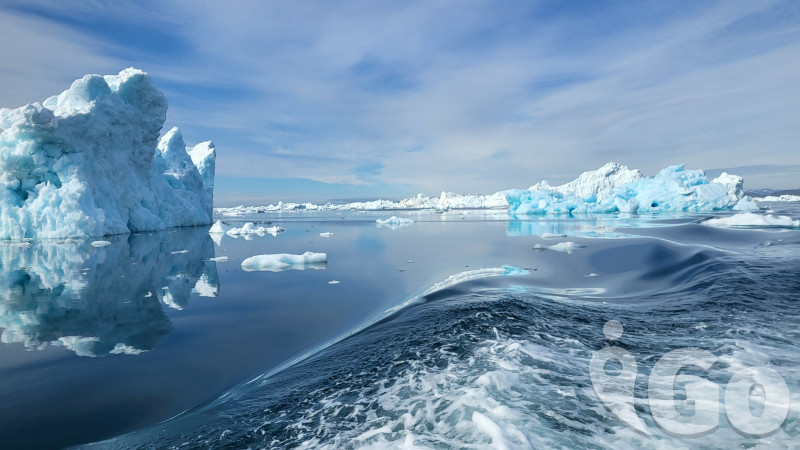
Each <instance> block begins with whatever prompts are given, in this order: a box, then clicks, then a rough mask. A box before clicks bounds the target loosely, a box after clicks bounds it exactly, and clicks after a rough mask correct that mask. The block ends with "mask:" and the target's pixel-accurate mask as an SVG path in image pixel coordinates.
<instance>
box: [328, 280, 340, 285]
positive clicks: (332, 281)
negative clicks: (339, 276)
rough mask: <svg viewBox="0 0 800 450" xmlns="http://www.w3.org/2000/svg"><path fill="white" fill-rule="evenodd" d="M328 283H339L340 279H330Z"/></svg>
mask: <svg viewBox="0 0 800 450" xmlns="http://www.w3.org/2000/svg"><path fill="white" fill-rule="evenodd" d="M328 284H339V280H331V281H328Z"/></svg>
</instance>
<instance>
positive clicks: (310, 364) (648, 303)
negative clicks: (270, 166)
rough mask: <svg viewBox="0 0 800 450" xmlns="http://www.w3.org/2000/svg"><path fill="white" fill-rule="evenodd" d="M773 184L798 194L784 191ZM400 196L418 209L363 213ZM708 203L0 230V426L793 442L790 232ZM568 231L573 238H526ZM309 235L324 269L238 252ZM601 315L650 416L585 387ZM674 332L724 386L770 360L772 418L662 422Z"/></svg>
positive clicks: (300, 435) (785, 207)
mask: <svg viewBox="0 0 800 450" xmlns="http://www.w3.org/2000/svg"><path fill="white" fill-rule="evenodd" d="M765 206H769V207H772V208H775V209H776V211H777V212H779V213H781V212H782V213H786V214H789V215H792V216H794V217H797V216H798V215H800V211H798V208H797V206H796V205H794V204H770V205H765ZM391 215H399V216H403V217H409V218H412V219H414V220H415V223H414V224H413V225H410V226H405V227H400V228H396V229H392V228H389V227H379V226H377V225H376V223H375V219H376V218H387V217H389V216H391ZM701 219H702V216H660V217H649V218H620V217H601V218H531V219H525V220H519V219H515V218H509V217H507V216H506V215H505V214H503V213H502V212H499V211H488V212H487V211H450V212H447V213H444V214H438V213H431V212H380V213H372V212H371V213H359V212H346V213H334V212H328V213H311V212H298V213H296V214H282V215H261V216H254V217H236V218H223V220H225V221H226V222H228V224H229V225H232V226H241V224H243V223H244V222H246V221H249V220H254V221H264V222H267V221H269V222H272V224H274V225H280V226H282V227H284V228H286V230H287V231H286V232H284V233H281V234H279V235H278V236H271V235H265V236H254V237H252V239H249V240H246V239H244V238H238V239H234V238H231V237H228V236H225V237H223V238H222V239H221V241H220V242H214V241H213V240H212V238H211V236H209V235H208V233H207V229H206V228H200V229H181V230H171V231H166V232H159V233H145V234H136V235H130V236H119V237H114V238H111V239H110V240H111V245H109V246H106V247H93V246H92V245H90V242H89V241H81V242H66V243H64V242H39V243H32V244H31V245H30V246H28V247H18V246H3V247H0V256H2V260H1V261H2V267H1V268H0V284H1V285H2V294H0V328H2V342H3V343H2V344H0V442H2V443H3V446H7V447H9V448H20V447H28V448H35V447H40V448H59V447H66V446H71V445H77V444H81V443H87V442H95V441H101V440H104V439H109V438H113V437H115V436H120V435H124V434H125V436H122V437H120V438H116V439H113V440H111V441H104V442H101V443H99V444H96V445H97V446H100V447H113V448H139V447H153V448H163V447H172V446H174V447H178V446H189V447H208V446H212V447H231V448H245V447H297V446H306V447H325V446H332V447H362V446H367V447H369V446H378V447H383V446H392V447H398V446H403V445H411V446H413V445H416V446H423V447H470V446H472V447H476V448H477V447H485V446H487V445H493V446H503V445H504V446H507V447H519V448H528V447H531V446H532V447H541V446H552V447H559V446H588V447H605V446H611V445H615V444H614V443H615V442H618V441H620V440H621V442H623V443H627V445H630V446H648V447H658V446H670V447H675V446H676V445H678V446H698V445H699V446H710V447H713V446H717V445H720V443H722V442H734V443H738V444H741V445H753V444H758V443H764V442H766V443H768V444H774V445H787V444H788V443H791V442H794V440H795V439H797V438H798V429H799V428H800V427H799V426H798V419H797V411H798V410H797V404H798V401H800V398H798V394H800V386H798V380H800V351H799V350H798V347H797V346H796V342H797V338H798V336H800V314H798V313H800V303H798V302H800V284H799V283H800V281H799V280H798V277H797V273H798V270H799V269H800V231H797V230H726V229H715V228H709V227H705V226H703V225H699V224H698V222H699V221H700V220H701ZM322 232H332V233H334V235H333V236H332V237H329V238H325V237H321V236H320V233H322ZM546 233H549V234H551V235H552V234H557V235H566V236H558V237H556V236H551V237H550V238H549V239H543V238H542V237H541V236H542V235H543V234H544V235H545V236H547V235H546ZM563 242H574V243H575V244H577V245H576V246H574V248H572V249H571V251H570V252H560V251H556V250H551V249H547V248H534V247H535V246H536V245H537V244H538V245H539V246H552V245H554V244H558V243H563ZM305 251H314V252H326V253H327V254H328V262H327V264H326V265H325V267H324V268H314V269H312V268H307V269H306V270H287V271H281V272H246V271H243V270H242V268H241V265H240V263H241V261H242V260H243V259H244V258H246V257H249V256H252V255H256V254H267V253H292V254H301V253H303V252H305ZM220 257H227V258H228V259H227V260H226V261H219V260H217V261H216V262H215V261H211V258H215V259H218V258H220ZM333 280H336V281H339V283H338V284H330V283H329V282H330V281H333ZM420 294H424V295H423V296H422V297H420ZM414 299H416V301H409V300H414ZM610 319H614V320H618V321H620V322H621V323H622V324H623V325H624V327H625V332H624V335H623V338H622V339H621V340H620V343H621V345H623V346H624V347H625V348H626V349H627V350H629V351H630V352H631V353H632V354H635V355H636V357H637V359H638V361H639V364H640V369H641V370H640V373H639V377H638V378H637V381H636V397H637V400H636V408H637V411H638V412H639V413H640V415H641V417H642V418H643V419H644V420H645V422H646V423H647V424H648V426H650V427H652V428H653V430H655V431H654V432H653V435H654V436H653V437H648V438H645V437H642V436H641V435H639V434H637V433H636V432H633V431H631V430H630V429H629V428H627V427H625V426H624V425H623V424H622V423H621V422H620V421H619V420H617V419H616V418H615V417H614V416H613V415H612V414H611V413H609V412H608V410H607V409H605V408H604V406H603V405H602V403H601V402H600V401H599V400H597V398H596V396H594V394H593V391H592V387H591V383H590V382H589V372H588V364H589V360H590V358H591V355H592V353H593V352H594V351H597V350H599V349H601V348H603V347H605V346H606V345H608V344H609V342H608V341H606V340H604V337H603V325H604V324H605V322H606V321H607V320H610ZM685 346H693V347H698V348H703V349H706V350H709V351H711V352H712V353H714V354H715V355H716V356H718V357H719V358H720V360H719V362H718V363H717V365H716V366H715V368H714V370H712V371H711V372H710V373H709V377H710V378H711V379H712V381H714V382H717V383H719V384H720V385H724V384H725V382H726V381H727V379H728V378H730V375H731V370H730V368H731V367H739V366H741V365H767V366H770V367H776V368H778V370H779V372H780V373H781V374H782V376H783V377H784V378H785V379H786V380H787V384H788V386H789V388H790V391H791V395H792V410H791V412H790V415H789V418H788V419H787V421H786V422H785V423H784V425H783V427H782V428H781V429H780V430H779V432H777V433H775V434H773V435H772V436H770V437H769V438H764V439H770V440H767V441H764V440H763V439H762V440H758V439H755V438H752V437H746V436H741V435H740V434H737V433H735V432H734V431H732V430H731V429H730V426H728V425H727V424H726V423H725V421H724V420H723V421H722V423H721V425H720V430H718V431H717V432H716V433H713V434H710V435H708V436H705V437H703V438H701V439H700V440H691V441H686V440H684V439H679V438H675V437H672V436H669V435H667V434H665V433H663V432H661V431H659V429H658V427H657V426H656V425H655V424H654V423H653V421H652V419H649V418H648V408H647V402H646V399H645V397H646V396H647V393H646V386H647V375H648V373H649V370H650V368H651V367H652V365H653V364H654V363H655V361H656V360H657V359H658V357H660V356H661V355H663V354H664V353H666V352H667V351H669V350H671V349H674V348H679V347H685ZM251 380H252V381H251ZM181 413H183V414H181ZM179 414H180V415H179ZM176 415H179V416H178V417H175V418H173V419H171V420H168V421H166V422H163V421H164V420H166V419H170V418H171V417H173V416H176ZM130 432H133V433H132V434H126V433H130Z"/></svg>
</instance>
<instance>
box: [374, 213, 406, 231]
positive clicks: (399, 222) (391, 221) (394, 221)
mask: <svg viewBox="0 0 800 450" xmlns="http://www.w3.org/2000/svg"><path fill="white" fill-rule="evenodd" d="M375 223H376V224H378V227H386V228H389V229H392V230H396V229H398V228H403V227H407V226H410V225H413V224H414V221H413V220H412V219H408V218H405V217H397V216H392V217H389V218H388V219H375Z"/></svg>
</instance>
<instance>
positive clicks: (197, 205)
mask: <svg viewBox="0 0 800 450" xmlns="http://www.w3.org/2000/svg"><path fill="white" fill-rule="evenodd" d="M166 112H167V101H166V99H165V98H164V95H163V94H162V93H161V91H159V90H158V89H157V88H156V87H155V86H153V83H152V82H151V80H150V77H149V76H148V75H147V74H146V73H144V72H142V71H140V70H137V69H132V68H131V69H125V70H123V71H122V72H120V73H119V74H118V75H107V76H100V75H86V76H84V77H83V78H81V79H79V80H77V81H75V82H74V83H72V86H71V87H70V88H69V89H68V90H66V91H64V92H62V93H61V94H60V95H57V96H53V97H50V98H48V99H47V100H45V101H44V102H42V103H33V104H29V105H26V106H23V107H21V108H17V109H0V186H2V187H4V189H0V239H14V240H21V239H24V238H39V239H43V238H64V237H72V236H78V237H85V236H103V235H111V234H120V233H129V232H132V231H145V230H157V229H164V228H171V227H178V226H190V225H206V224H210V223H211V213H212V191H213V180H214V157H215V150H214V146H213V144H211V143H210V142H206V143H203V144H199V145H197V146H195V147H194V148H193V149H191V150H189V151H190V152H191V153H187V149H186V145H185V144H184V143H183V138H182V136H181V134H180V132H179V131H178V130H177V129H175V128H174V129H172V130H170V131H169V132H168V133H166V134H165V135H164V136H163V137H162V138H161V139H160V140H159V137H158V136H159V133H160V131H161V127H162V126H163V124H164V120H165V118H166Z"/></svg>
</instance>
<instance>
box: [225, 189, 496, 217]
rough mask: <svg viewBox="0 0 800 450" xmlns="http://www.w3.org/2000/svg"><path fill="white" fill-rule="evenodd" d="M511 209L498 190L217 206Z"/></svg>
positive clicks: (237, 211) (258, 209)
mask: <svg viewBox="0 0 800 450" xmlns="http://www.w3.org/2000/svg"><path fill="white" fill-rule="evenodd" d="M492 208H508V202H507V201H506V197H505V194H504V193H503V192H495V193H494V194H490V195H462V194H454V193H452V192H442V193H441V194H440V195H439V197H428V196H427V195H424V194H418V195H417V196H416V197H411V198H406V199H403V200H397V201H394V200H373V201H368V202H352V203H338V204H337V203H325V204H321V205H320V204H315V203H290V202H278V203H277V204H274V205H272V204H271V205H265V206H244V205H241V206H235V207H232V208H216V210H215V211H216V212H217V213H218V214H221V215H223V216H244V215H250V214H263V213H270V212H282V211H385V210H417V209H427V210H435V211H447V210H450V209H492Z"/></svg>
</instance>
